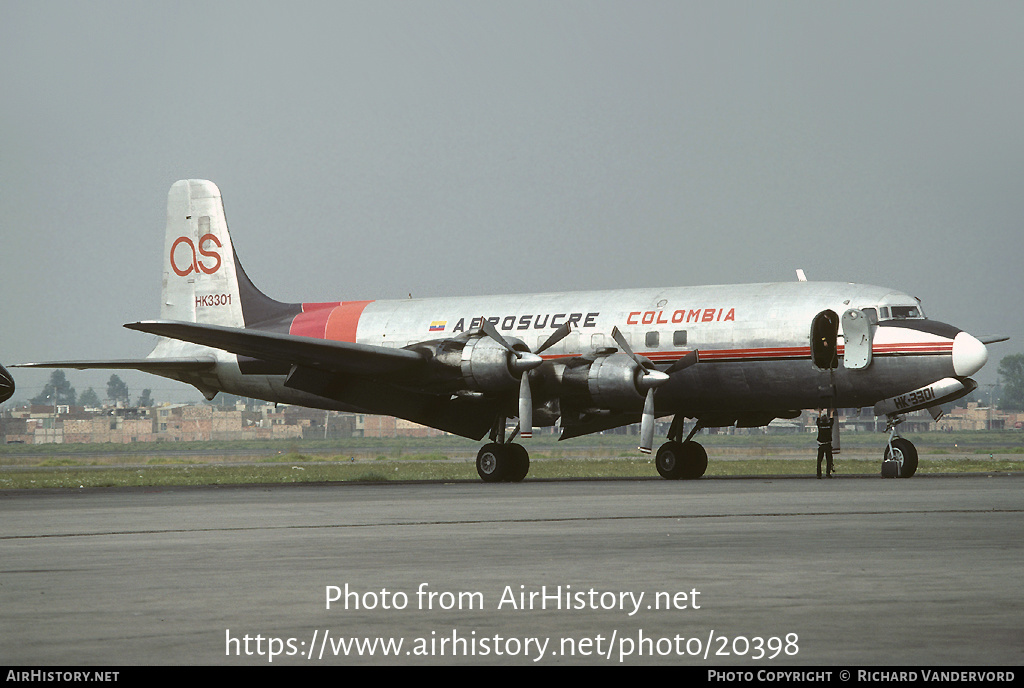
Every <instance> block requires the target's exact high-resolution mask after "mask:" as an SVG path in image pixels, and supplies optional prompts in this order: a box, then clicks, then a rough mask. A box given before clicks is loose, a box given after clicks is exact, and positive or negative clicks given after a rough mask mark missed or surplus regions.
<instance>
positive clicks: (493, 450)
mask: <svg viewBox="0 0 1024 688" xmlns="http://www.w3.org/2000/svg"><path fill="white" fill-rule="evenodd" d="M510 459H511V457H510V452H509V451H508V450H507V447H506V445H504V444H498V443H497V442H489V443H488V444H485V445H484V446H483V447H481V448H480V451H479V452H477V455H476V472H477V475H479V476H480V479H481V480H483V481H484V482H485V483H500V482H503V481H504V480H506V479H507V478H506V475H508V472H509V465H510V464H511V463H512V461H511V460H510Z"/></svg>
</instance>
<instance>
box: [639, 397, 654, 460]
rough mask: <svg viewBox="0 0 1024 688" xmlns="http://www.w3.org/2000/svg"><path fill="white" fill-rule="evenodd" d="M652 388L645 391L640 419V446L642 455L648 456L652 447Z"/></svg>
mask: <svg viewBox="0 0 1024 688" xmlns="http://www.w3.org/2000/svg"><path fill="white" fill-rule="evenodd" d="M654 392H655V389H654V387H651V389H649V390H648V391H647V397H646V398H645V399H644V415H643V416H641V418H640V446H639V447H638V449H639V450H640V451H641V452H643V453H644V454H650V453H651V448H652V447H653V446H654Z"/></svg>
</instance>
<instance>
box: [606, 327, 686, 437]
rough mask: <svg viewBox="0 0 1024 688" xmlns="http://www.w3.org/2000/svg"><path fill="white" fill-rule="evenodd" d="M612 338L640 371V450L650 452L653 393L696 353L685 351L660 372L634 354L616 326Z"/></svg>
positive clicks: (652, 435) (637, 382) (638, 382)
mask: <svg viewBox="0 0 1024 688" xmlns="http://www.w3.org/2000/svg"><path fill="white" fill-rule="evenodd" d="M612 339H614V340H615V343H616V344H618V345H619V348H620V349H622V351H623V352H625V353H626V354H627V355H628V356H629V357H630V358H632V359H633V361H634V362H635V363H636V365H637V368H638V369H639V371H641V372H642V376H641V377H640V378H639V379H637V381H636V386H637V388H638V389H639V390H640V391H641V392H646V395H645V397H644V411H643V415H642V416H640V446H639V447H638V448H639V449H640V451H642V452H643V453H644V454H650V453H651V448H652V447H653V446H654V393H655V391H657V389H658V387H661V386H662V385H663V384H665V383H666V382H668V380H669V377H671V376H672V375H673V374H674V373H678V372H679V371H680V370H683V369H684V368H689V367H690V366H692V365H693V364H694V363H696V362H697V360H698V354H697V352H696V351H687V352H686V353H685V354H683V356H682V357H681V358H680V359H679V360H677V361H676V362H675V363H673V364H672V366H671V367H670V368H669V369H668V372H665V373H663V372H661V371H659V370H655V369H654V368H648V367H646V366H645V365H644V363H645V361H646V362H647V363H648V364H650V361H647V360H646V359H643V358H641V357H640V356H638V355H636V353H635V352H634V351H633V349H632V348H631V347H630V346H629V342H627V341H626V338H625V337H623V336H622V333H621V332H620V331H619V328H618V327H613V328H612Z"/></svg>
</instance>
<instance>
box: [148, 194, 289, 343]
mask: <svg viewBox="0 0 1024 688" xmlns="http://www.w3.org/2000/svg"><path fill="white" fill-rule="evenodd" d="M163 273H164V277H163V290H162V292H161V294H162V296H163V299H162V301H161V304H160V318H161V319H163V320H180V321H184V322H197V323H207V324H210V325H222V326H224V327H245V326H246V325H248V326H250V327H252V326H254V325H255V326H259V325H261V324H265V325H273V324H275V323H276V322H277V321H288V320H290V318H292V317H294V316H295V315H296V314H297V313H299V312H301V311H302V307H301V304H290V303H281V302H279V301H275V300H274V299H272V298H270V297H269V296H267V295H265V294H264V293H263V292H261V291H260V290H259V289H257V288H256V287H255V286H254V285H253V283H252V282H251V281H250V280H249V278H248V277H247V276H246V274H245V270H243V269H242V264H241V263H239V262H238V257H237V256H236V255H235V249H234V246H233V245H232V244H231V236H230V235H229V234H228V222H227V219H226V217H225V215H224V202H223V200H222V199H221V196H220V189H218V188H217V185H216V184H214V183H213V182H208V181H206V180H203V179H184V180H182V181H179V182H175V183H174V185H173V186H172V187H171V190H170V192H169V193H168V194H167V234H166V238H165V241H164V270H163Z"/></svg>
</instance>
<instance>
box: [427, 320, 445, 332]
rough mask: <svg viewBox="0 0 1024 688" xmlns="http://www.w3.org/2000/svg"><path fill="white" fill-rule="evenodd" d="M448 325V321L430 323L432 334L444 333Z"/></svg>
mask: <svg viewBox="0 0 1024 688" xmlns="http://www.w3.org/2000/svg"><path fill="white" fill-rule="evenodd" d="M447 324H448V321H447V320H434V321H433V322H431V323H430V331H431V332H444V326H445V325H447Z"/></svg>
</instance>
